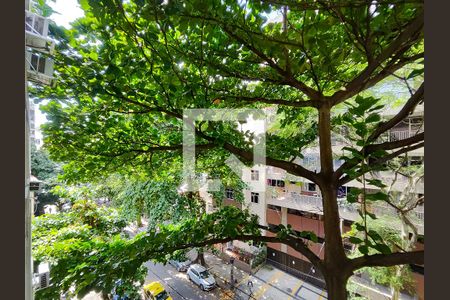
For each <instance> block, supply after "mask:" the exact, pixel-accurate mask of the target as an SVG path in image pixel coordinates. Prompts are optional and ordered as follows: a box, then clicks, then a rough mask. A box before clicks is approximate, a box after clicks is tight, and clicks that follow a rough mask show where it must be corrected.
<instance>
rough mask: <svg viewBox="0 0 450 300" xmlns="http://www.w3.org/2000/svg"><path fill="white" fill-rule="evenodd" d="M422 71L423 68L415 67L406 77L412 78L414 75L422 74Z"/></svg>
mask: <svg viewBox="0 0 450 300" xmlns="http://www.w3.org/2000/svg"><path fill="white" fill-rule="evenodd" d="M423 73H424V68H420V69H415V70H413V71H412V72H411V73H409V75H408V77H407V78H406V79H412V78H414V77H417V76H419V75H422V74H423Z"/></svg>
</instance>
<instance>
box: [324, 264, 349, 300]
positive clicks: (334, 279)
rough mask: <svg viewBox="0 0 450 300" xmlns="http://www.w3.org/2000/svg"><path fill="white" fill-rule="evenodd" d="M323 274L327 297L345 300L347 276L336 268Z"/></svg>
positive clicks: (334, 299) (333, 299) (332, 299)
mask: <svg viewBox="0 0 450 300" xmlns="http://www.w3.org/2000/svg"><path fill="white" fill-rule="evenodd" d="M324 275H325V282H326V284H327V293H328V299H330V300H347V281H348V277H347V276H346V275H344V274H342V273H340V272H339V271H338V270H336V272H335V273H334V272H328V274H324Z"/></svg>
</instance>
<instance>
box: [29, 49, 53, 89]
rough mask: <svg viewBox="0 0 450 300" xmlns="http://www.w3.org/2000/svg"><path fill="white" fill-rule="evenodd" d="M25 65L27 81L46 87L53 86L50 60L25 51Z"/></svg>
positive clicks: (51, 62) (51, 61)
mask: <svg viewBox="0 0 450 300" xmlns="http://www.w3.org/2000/svg"><path fill="white" fill-rule="evenodd" d="M25 65H26V71H27V77H28V79H29V80H31V81H33V82H36V83H41V84H46V85H53V84H54V79H53V60H52V59H50V58H46V57H44V56H42V55H39V54H38V53H32V52H30V51H27V52H26V53H25Z"/></svg>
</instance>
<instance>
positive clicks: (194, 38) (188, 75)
mask: <svg viewBox="0 0 450 300" xmlns="http://www.w3.org/2000/svg"><path fill="white" fill-rule="evenodd" d="M80 3H81V5H82V7H83V9H84V10H85V14H86V15H85V17H84V18H82V19H79V20H77V21H76V22H74V24H73V29H71V30H61V29H60V28H54V30H53V33H54V34H55V36H56V37H57V38H58V39H59V41H60V43H59V44H58V51H57V54H56V56H55V69H56V71H55V74H56V76H57V80H58V86H57V88H55V89H51V88H37V89H36V90H35V92H36V95H38V96H39V97H45V98H47V99H50V102H49V104H48V105H47V106H46V108H45V110H46V112H47V115H48V117H47V119H48V120H49V123H48V124H46V125H45V127H44V136H45V143H46V144H47V146H48V148H49V150H50V153H51V155H52V157H53V158H55V159H58V160H62V161H66V162H68V164H67V165H66V167H65V176H66V178H67V179H71V180H74V181H77V180H88V179H89V178H92V177H97V176H101V175H102V174H105V173H107V172H112V171H117V170H119V171H122V172H135V171H136V170H138V169H139V170H148V169H153V170H154V169H159V170H161V172H165V170H167V168H169V167H170V166H171V165H172V164H178V163H180V156H181V153H182V151H181V149H182V128H183V127H182V118H183V109H187V108H265V107H270V106H275V107H276V116H277V117H278V119H280V120H281V129H280V130H278V131H276V132H272V133H269V134H268V135H267V153H266V154H267V157H266V164H267V165H270V166H274V167H278V168H281V169H283V170H285V171H287V172H288V173H290V174H292V175H296V176H300V177H303V178H306V179H308V180H310V181H312V182H314V183H315V184H317V185H318V186H319V188H320V190H321V194H322V197H323V215H324V230H325V246H324V253H325V256H324V259H320V258H319V257H317V256H316V255H315V254H314V253H313V252H312V251H311V250H310V249H309V248H308V247H307V244H306V243H305V242H304V240H303V239H302V238H300V237H298V236H295V235H294V234H293V233H292V232H291V231H289V230H281V231H280V232H278V235H277V236H275V237H260V238H258V240H260V241H266V242H267V241H272V242H281V243H285V244H288V245H290V246H291V247H292V248H294V249H296V250H297V251H299V252H300V253H302V254H303V255H305V256H306V257H307V258H308V259H309V260H310V261H311V263H312V264H314V265H315V267H316V268H317V269H318V270H320V272H321V273H322V274H323V275H324V277H325V280H326V284H327V290H328V293H329V295H330V298H331V299H346V297H347V296H346V282H347V280H348V278H349V277H350V276H351V275H352V274H353V272H354V271H355V270H357V269H360V268H362V267H365V266H393V265H398V264H406V263H419V264H421V263H423V251H416V252H402V251H398V252H396V253H387V252H386V253H378V254H369V253H368V251H364V252H365V254H364V255H363V256H361V257H357V258H353V259H350V258H348V257H347V256H346V254H345V252H344V248H343V242H342V237H341V232H340V226H339V220H340V218H339V210H338V202H337V190H338V188H339V187H340V186H342V185H345V184H346V183H348V182H349V181H351V180H353V179H355V178H359V177H360V176H362V175H364V174H366V173H368V172H370V171H371V170H373V169H374V168H379V167H380V166H382V165H383V164H385V163H386V161H388V160H390V159H393V158H395V157H397V156H399V155H401V154H404V153H406V152H408V151H410V150H413V149H417V148H419V147H422V146H423V140H424V134H423V133H419V134H417V135H415V136H413V137H410V138H407V139H404V140H401V141H396V142H380V141H379V138H380V136H381V135H382V134H383V133H385V132H387V131H388V130H389V129H391V128H392V127H393V126H395V125H396V124H397V123H399V122H400V121H401V120H403V119H404V118H405V117H407V116H408V115H409V114H410V113H411V112H412V111H413V110H414V108H415V107H416V105H417V104H418V103H419V102H421V101H424V87H423V82H421V85H420V87H415V88H416V89H415V92H414V94H413V95H412V96H411V97H410V98H409V99H408V100H407V101H406V102H405V104H404V106H403V108H402V109H401V110H400V111H399V113H398V114H397V115H395V116H394V117H392V118H391V119H389V120H387V121H381V120H380V118H379V116H375V115H374V116H372V117H371V116H370V112H371V111H373V112H375V111H376V109H377V107H376V106H375V105H376V103H377V101H378V99H377V97H373V98H372V97H366V96H365V94H364V92H365V91H366V90H367V89H370V88H372V87H374V88H375V87H377V86H379V85H381V84H382V83H383V79H385V78H388V77H390V76H391V75H395V73H396V72H397V71H399V70H401V69H404V68H407V67H411V68H418V69H417V70H416V71H414V72H415V74H418V73H420V72H421V71H420V66H421V65H420V64H417V63H418V62H420V60H422V59H423V3H422V1H403V0H402V1H397V0H390V1H389V0H388V1H363V0H355V1H344V0H342V1H264V2H262V1H235V0H234V1H231V0H225V1H223V0H222V1H215V0H210V1H196V0H191V1H166V2H164V1H148V2H146V1H140V0H135V1H126V3H122V1H119V0H102V1H87V0H84V1H80ZM417 66H419V67H417ZM413 75H414V74H413ZM355 97H356V98H355ZM354 100H356V102H355V101H354ZM392 101H394V99H392ZM343 103H350V104H351V103H353V104H352V105H353V107H352V108H350V109H349V112H350V113H349V114H347V115H348V116H350V117H351V116H355V120H354V122H352V118H348V117H347V118H345V119H344V120H338V121H337V122H336V123H333V122H334V117H335V113H336V112H337V110H336V108H337V107H339V106H341V105H342V104H343ZM355 103H356V104H355ZM311 118H314V119H315V121H314V122H306V123H305V122H304V121H305V120H310V119H311ZM342 122H344V123H345V125H346V126H353V127H355V129H356V132H357V133H358V135H359V138H360V141H359V142H358V143H357V144H356V146H357V148H352V151H351V155H350V156H349V157H347V158H346V161H345V163H344V164H343V165H342V166H340V167H339V168H337V169H334V168H333V154H332V143H331V134H332V124H336V126H338V125H339V124H342ZM305 124H306V125H305ZM195 127H196V128H195V130H196V136H197V138H196V142H197V145H196V149H197V150H198V153H197V167H198V169H200V167H201V166H204V167H207V168H212V167H213V166H214V165H216V164H217V165H220V166H223V164H224V160H225V159H226V157H227V156H228V155H229V153H232V154H234V155H236V156H237V157H239V158H240V159H241V160H242V161H245V162H246V163H249V164H250V163H252V158H253V152H252V148H253V144H252V142H251V139H249V138H248V136H247V135H246V134H245V133H243V132H242V131H239V130H238V127H237V125H236V124H232V123H220V124H216V123H213V122H198V123H197V124H195ZM292 127H304V128H302V130H298V131H292V130H291V133H290V134H286V132H285V133H284V134H283V132H282V131H283V128H284V129H292ZM305 127H306V128H305ZM316 138H318V147H319V149H320V170H317V171H313V170H309V169H307V168H305V167H304V166H302V165H300V164H299V163H297V162H298V160H296V159H297V158H301V157H302V152H303V150H304V149H305V148H306V147H307V146H308V145H309V144H311V143H312V142H314V140H315V139H316ZM200 170H201V169H200ZM229 221H230V222H232V220H229ZM193 226H194V225H193ZM230 226H232V225H230ZM212 228H214V227H212ZM265 229H267V228H265ZM199 232H201V233H202V234H203V235H204V236H203V237H202V239H203V241H196V242H195V243H194V242H193V243H191V244H189V246H202V245H205V244H207V243H213V242H221V241H226V240H229V239H230V238H232V239H241V240H251V239H253V238H254V239H256V238H257V236H256V235H248V234H247V233H246V232H244V231H243V232H239V233H236V234H233V235H232V236H231V237H228V238H226V237H223V236H222V235H221V238H220V239H219V238H214V235H215V234H217V233H214V232H210V231H209V230H207V231H199ZM175 236H176V235H175ZM366 242H368V239H366ZM185 246H186V245H185ZM365 246H370V245H365ZM375 246H376V247H377V248H378V249H379V252H383V251H382V249H384V248H383V247H379V246H377V245H375ZM179 247H183V245H179ZM174 249H177V246H175V245H173V247H172V248H170V249H169V250H174ZM148 253H150V252H148Z"/></svg>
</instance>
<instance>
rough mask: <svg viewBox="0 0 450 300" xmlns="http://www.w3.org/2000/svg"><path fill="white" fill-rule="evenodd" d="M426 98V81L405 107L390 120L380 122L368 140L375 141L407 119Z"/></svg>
mask: <svg viewBox="0 0 450 300" xmlns="http://www.w3.org/2000/svg"><path fill="white" fill-rule="evenodd" d="M423 99H424V83H422V84H421V85H420V87H419V89H418V90H417V91H416V92H415V93H414V95H412V97H411V98H409V100H408V101H407V102H406V104H405V105H404V106H403V108H402V109H401V110H400V111H399V112H398V113H397V114H396V115H395V116H394V117H393V118H391V119H390V120H389V121H387V122H383V123H380V125H379V126H378V127H377V128H376V129H375V130H374V131H373V132H372V134H371V135H370V136H369V138H368V142H372V141H375V140H376V139H377V138H378V137H379V136H380V135H381V134H383V133H384V132H386V131H388V130H389V129H391V128H392V127H394V126H395V125H397V124H398V123H399V122H400V121H402V120H403V119H405V118H406V117H407V116H408V115H409V114H410V113H411V112H413V111H414V109H415V107H416V106H417V104H419V102H421V101H422V100H423Z"/></svg>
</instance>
